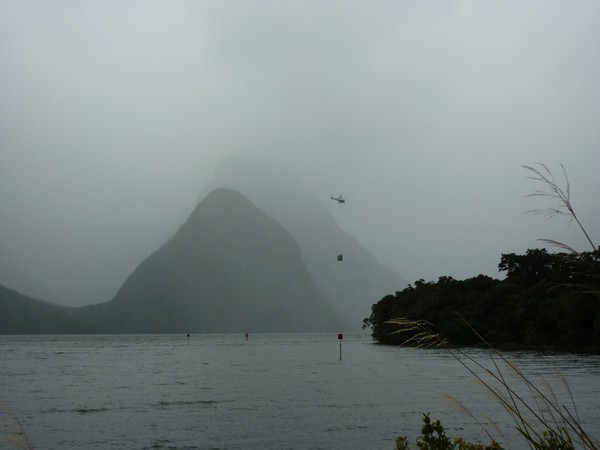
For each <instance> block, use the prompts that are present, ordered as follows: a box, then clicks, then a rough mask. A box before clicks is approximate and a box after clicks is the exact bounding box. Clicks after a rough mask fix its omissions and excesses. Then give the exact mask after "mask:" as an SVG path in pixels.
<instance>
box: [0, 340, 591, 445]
mask: <svg viewBox="0 0 600 450" xmlns="http://www.w3.org/2000/svg"><path fill="white" fill-rule="evenodd" d="M469 355H471V356H475V357H478V358H482V360H485V359H486V358H488V357H487V356H486V354H485V352H482V351H478V350H469ZM507 356H508V357H509V358H510V359H511V360H513V361H515V362H516V363H517V364H518V365H519V367H521V368H522V369H523V370H524V371H525V372H526V373H527V374H528V375H531V376H532V377H534V378H535V377H538V376H544V377H545V378H546V379H548V380H551V383H554V381H552V380H558V378H556V377H555V374H556V373H560V375H561V376H562V377H564V378H566V380H567V382H568V383H569V387H570V389H571V390H572V393H573V396H574V398H575V401H576V403H577V407H578V413H579V416H580V418H581V422H582V423H583V424H584V426H586V428H587V429H588V430H590V431H592V432H593V434H594V435H596V436H598V435H599V434H600V433H599V431H600V426H599V425H598V424H599V423H600V405H599V400H600V382H599V381H600V357H598V356H589V355H561V354H546V353H534V352H515V353H510V354H507ZM0 361H1V363H0V401H3V402H6V403H7V404H9V405H11V407H12V408H13V409H14V410H15V411H16V413H17V414H18V416H19V418H20V420H21V422H22V424H23V426H24V428H25V430H26V431H27V434H28V436H29V438H30V440H31V441H32V442H33V444H34V446H36V448H40V449H42V448H43V449H81V448H86V449H106V448H127V449H135V448H138V449H144V448H148V449H149V448H180V449H184V448H186V449H192V448H194V449H211V448H222V449H255V448H256V449H257V448H260V449H285V448H290V449H291V448H294V449H319V448H322V449H352V448H369V449H390V448H393V447H394V439H395V437H396V436H397V435H400V434H404V435H408V436H409V438H411V439H414V438H415V437H416V436H417V434H418V431H419V429H420V426H421V414H422V413H427V412H431V413H432V417H433V418H436V419H437V418H439V419H440V420H441V421H442V422H443V423H444V425H446V427H447V428H448V430H449V435H451V436H459V435H461V436H465V437H466V438H468V439H481V440H486V436H485V434H484V433H483V432H482V431H481V428H480V427H479V426H478V425H477V424H476V423H475V420H474V419H472V418H471V417H469V416H468V415H466V414H463V413H460V412H459V410H458V409H457V408H456V407H453V406H452V405H450V404H448V402H447V401H446V400H445V399H444V396H443V395H441V394H442V393H444V394H448V395H450V396H453V397H455V398H457V399H459V400H460V401H461V402H462V403H464V404H465V405H466V406H467V407H468V408H469V409H470V410H471V411H472V412H473V414H474V415H475V416H476V417H478V418H479V419H483V420H484V421H486V422H487V423H490V424H494V425H493V426H492V425H490V426H489V429H490V431H491V432H492V433H494V432H496V433H501V434H503V435H507V436H509V438H508V439H509V441H510V440H511V439H514V436H515V433H514V430H513V425H512V422H510V419H509V418H508V417H507V416H506V413H504V411H503V410H502V409H501V408H500V407H498V406H497V404H496V403H495V402H494V400H492V399H491V398H490V396H489V394H487V393H486V392H485V390H484V389H482V388H481V386H479V385H478V384H477V383H476V382H474V379H473V377H472V376H471V375H470V374H469V373H468V372H467V371H466V370H465V369H464V368H463V367H462V366H461V365H460V364H459V363H458V362H457V361H456V359H454V358H453V357H452V356H451V355H450V354H449V353H448V352H445V351H435V350H416V349H404V348H395V347H385V346H380V345H376V344H373V343H372V341H371V340H370V338H368V337H366V336H356V335H354V336H352V335H346V336H345V339H344V341H343V359H342V360H340V359H339V346H338V340H337V335H335V334H332V335H324V334H320V335H319V334H316V335H315V334H311V335H305V334H292V335H275V334H265V335H250V339H249V340H248V341H246V339H245V337H244V336H243V335H239V336H238V335H192V336H191V339H190V341H189V344H188V341H187V338H186V336H185V335H184V334H182V335H181V336H175V335H142V336H139V335H124V336H114V335H109V336H105V335H103V336H1V337H0ZM561 389H562V388H561V386H560V383H559V381H557V384H556V391H557V392H558V393H559V394H558V395H559V398H560V399H561V401H562V398H561V397H560V395H563V394H561ZM563 392H564V391H563ZM565 402H570V400H569V399H568V398H566V397H565ZM492 428H493V429H492ZM496 428H497V429H498V431H495V429H496ZM510 436H513V437H510ZM496 437H497V438H498V439H501V436H500V435H499V434H496Z"/></svg>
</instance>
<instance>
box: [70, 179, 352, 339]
mask: <svg viewBox="0 0 600 450" xmlns="http://www.w3.org/2000/svg"><path fill="white" fill-rule="evenodd" d="M81 314H82V317H84V318H86V319H90V318H95V320H96V321H99V322H100V323H102V324H104V326H106V327H107V328H106V329H107V331H110V332H140V333H156V332H181V331H192V332H211V333H218V332H245V331H254V332H275V331H288V332H293V331H332V330H336V329H339V327H340V326H341V325H342V322H341V321H340V320H339V319H338V318H337V316H336V314H335V313H334V312H333V308H332V307H331V305H330V304H329V303H328V302H327V300H326V299H325V298H323V297H322V296H321V295H320V293H319V291H318V289H317V287H316V286H315V284H314V282H313V281H312V279H311V277H310V275H309V273H308V271H307V269H306V266H305V265H304V263H303V262H302V260H301V258H300V248H299V246H298V244H297V243H296V242H295V241H294V239H293V238H292V236H291V235H290V234H289V233H288V232H287V230H285V228H283V227H282V226H281V225H280V224H279V223H277V222H276V221H274V220H273V219H272V218H270V217H269V216H267V215H266V214H265V213H263V212H262V211H261V210H259V209H258V208H256V207H255V206H254V205H253V204H252V202H250V200H248V199H247V198H246V197H244V196H243V195H242V194H240V193H238V192H235V191H232V190H229V189H216V190H213V191H211V192H210V193H209V194H208V195H207V196H206V197H205V199H204V200H203V201H202V202H200V203H199V204H198V205H197V207H196V208H195V210H194V211H193V212H192V214H191V215H190V217H189V219H188V220H187V221H186V222H185V223H184V224H183V225H182V226H181V228H180V229H179V230H178V232H177V233H176V234H175V235H174V236H173V238H171V239H170V240H169V241H168V242H167V243H166V244H165V245H163V246H162V247H161V248H160V249H158V250H157V251H156V252H154V253H153V254H152V255H150V256H149V257H148V258H147V259H146V260H145V261H143V262H142V263H141V264H140V265H139V266H138V267H137V268H136V269H135V270H134V272H133V273H132V274H131V275H130V276H129V278H128V279H127V280H126V281H125V283H124V284H123V286H122V287H121V289H120V290H119V292H118V293H117V294H116V296H115V297H114V299H113V300H111V301H110V302H107V303H104V304H101V305H94V306H90V307H83V308H82V310H81Z"/></svg>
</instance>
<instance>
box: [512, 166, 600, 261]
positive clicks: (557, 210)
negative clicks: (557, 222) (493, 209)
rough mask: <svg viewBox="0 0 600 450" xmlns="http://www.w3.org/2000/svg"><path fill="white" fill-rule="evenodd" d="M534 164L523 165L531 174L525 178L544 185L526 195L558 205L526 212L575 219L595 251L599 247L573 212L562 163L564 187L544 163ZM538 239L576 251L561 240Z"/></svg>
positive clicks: (569, 186)
mask: <svg viewBox="0 0 600 450" xmlns="http://www.w3.org/2000/svg"><path fill="white" fill-rule="evenodd" d="M535 165H536V166H537V167H534V166H523V168H524V169H526V170H528V171H529V172H531V174H532V175H531V176H529V177H527V178H529V179H530V180H534V181H537V182H538V183H541V184H542V185H543V186H544V187H545V189H542V190H537V191H533V192H532V193H530V194H527V195H526V197H545V198H549V199H551V200H555V201H557V202H558V206H557V207H552V206H550V207H548V208H544V209H533V210H530V211H528V212H529V213H532V214H541V215H543V216H544V217H555V216H559V215H560V216H567V217H568V218H569V223H572V222H573V221H575V222H576V223H577V225H578V226H579V229H580V230H581V231H582V232H583V234H584V235H585V237H586V239H587V241H588V242H589V243H590V245H591V246H592V250H593V251H595V250H598V249H600V247H598V246H596V245H594V243H593V242H592V239H591V238H590V236H589V234H588V232H587V231H586V229H585V228H584V226H583V224H582V223H581V221H580V220H579V218H578V217H577V214H576V213H575V209H574V208H573V204H572V203H571V185H570V183H569V177H568V175H567V171H566V169H565V167H564V166H563V165H562V164H561V165H560V167H561V170H562V174H563V178H564V187H561V186H560V185H559V183H558V182H557V181H556V179H555V178H554V175H553V174H552V172H551V171H550V169H548V167H547V166H546V165H545V164H543V163H536V164H535ZM540 241H543V242H546V243H548V244H551V245H554V246H557V247H560V248H562V249H564V250H567V251H570V252H572V253H577V252H576V251H575V250H574V249H573V248H571V247H570V246H568V245H566V244H564V243H562V242H559V241H555V240H552V239H540Z"/></svg>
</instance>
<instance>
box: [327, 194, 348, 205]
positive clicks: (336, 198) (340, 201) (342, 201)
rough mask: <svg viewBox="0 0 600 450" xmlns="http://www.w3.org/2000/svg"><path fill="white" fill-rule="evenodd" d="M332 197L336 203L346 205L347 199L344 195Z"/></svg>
mask: <svg viewBox="0 0 600 450" xmlns="http://www.w3.org/2000/svg"><path fill="white" fill-rule="evenodd" d="M330 197H331V200H335V201H336V202H338V203H340V204H342V203H346V198H345V197H344V196H343V195H342V194H340V196H339V197H334V196H333V195H330Z"/></svg>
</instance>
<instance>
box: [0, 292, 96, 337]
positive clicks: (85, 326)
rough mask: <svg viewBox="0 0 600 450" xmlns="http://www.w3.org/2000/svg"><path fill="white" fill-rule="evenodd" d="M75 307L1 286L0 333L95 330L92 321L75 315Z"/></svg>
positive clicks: (91, 331) (51, 332)
mask: <svg viewBox="0 0 600 450" xmlns="http://www.w3.org/2000/svg"><path fill="white" fill-rule="evenodd" d="M74 311H75V310H74V309H73V308H67V307H63V306H56V305H53V304H51V303H47V302H44V301H42V300H36V299H33V298H31V297H27V296H26V295H22V294H20V293H19V292H17V291H14V290H12V289H8V288H7V287H5V286H2V285H0V334H54V333H63V334H67V333H93V332H96V331H98V330H97V329H96V328H95V327H94V326H93V325H92V324H91V323H89V322H86V321H84V320H81V319H77V318H75V317H74V316H73V313H74Z"/></svg>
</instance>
